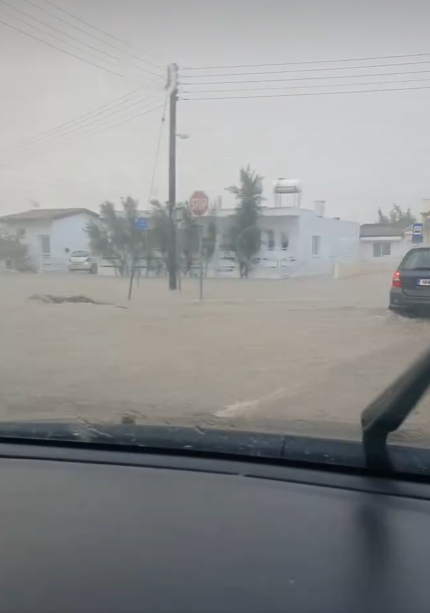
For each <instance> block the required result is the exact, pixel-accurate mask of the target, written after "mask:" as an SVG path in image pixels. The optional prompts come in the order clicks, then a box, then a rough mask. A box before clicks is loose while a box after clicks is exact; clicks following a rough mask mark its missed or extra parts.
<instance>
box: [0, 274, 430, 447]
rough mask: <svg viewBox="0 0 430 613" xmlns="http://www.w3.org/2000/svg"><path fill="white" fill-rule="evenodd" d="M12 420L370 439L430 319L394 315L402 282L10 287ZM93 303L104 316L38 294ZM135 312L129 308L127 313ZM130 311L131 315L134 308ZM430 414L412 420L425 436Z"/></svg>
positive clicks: (5, 338) (7, 372)
mask: <svg viewBox="0 0 430 613" xmlns="http://www.w3.org/2000/svg"><path fill="white" fill-rule="evenodd" d="M0 284H1V295H0V322H1V323H0V327H1V340H2V351H1V352H0V408H1V416H2V418H3V419H8V420H9V419H35V420H37V419H51V418H52V419H68V420H69V419H70V420H81V421H84V422H86V421H88V422H92V423H94V422H97V423H102V422H112V421H119V420H120V419H121V417H122V416H123V415H124V414H131V415H133V416H135V418H136V419H137V420H138V421H140V422H142V423H168V424H192V425H194V424H199V425H203V426H205V425H207V426H208V425H209V426H214V425H217V426H221V427H239V428H258V429H261V428H264V429H266V430H271V429H275V430H277V429H279V428H286V429H291V428H294V429H297V428H298V429H300V430H313V431H314V430H315V429H316V430H317V431H319V432H321V433H324V434H333V435H336V434H337V433H338V432H341V433H344V434H345V435H346V433H347V432H349V433H351V435H352V436H355V435H358V434H357V433H358V431H359V415H360V411H361V409H362V408H363V407H364V406H366V404H368V403H369V402H370V401H371V400H372V399H373V398H374V397H375V395H376V394H378V393H379V392H381V391H382V390H383V389H384V387H385V386H386V385H387V384H388V383H390V382H391V381H392V379H393V378H394V377H395V376H396V375H398V374H399V373H400V372H401V371H402V370H403V369H404V368H405V367H406V366H407V365H408V364H409V363H410V362H411V361H412V360H413V359H414V358H415V357H416V356H417V355H419V353H420V352H421V351H422V350H423V349H424V348H425V347H426V346H427V344H428V341H429V339H430V320H422V319H406V318H403V317H399V316H397V315H394V314H392V313H389V312H388V310H387V302H388V291H389V285H390V275H389V274H388V273H383V274H381V273H379V274H374V275H363V276H361V277H355V278H351V279H344V280H338V281H336V280H333V279H330V278H305V279H285V280H282V281H269V280H267V281H265V280H262V281H257V280H247V281H240V280H209V281H207V282H206V283H205V300H204V301H203V302H202V303H200V302H199V301H198V286H197V282H196V281H194V280H187V281H186V282H183V284H182V292H181V293H179V292H178V293H171V292H168V291H167V289H166V280H165V279H144V280H141V281H140V284H139V287H136V288H135V293H134V296H133V299H132V301H131V302H130V303H128V302H127V300H126V295H127V280H122V279H117V278H106V277H94V276H85V275H76V276H75V275H2V276H1V277H0ZM35 294H36V295H42V294H51V295H58V296H72V295H77V294H82V295H85V296H87V297H89V298H91V299H92V300H95V301H98V302H101V303H103V304H80V303H78V304H74V303H64V304H50V303H45V302H43V301H42V300H38V299H36V300H29V297H30V296H34V295H35ZM118 307H121V308H118ZM123 307H125V308H123ZM427 424H429V428H430V411H428V409H427V404H426V403H425V402H423V403H422V406H420V409H419V411H417V412H416V413H415V414H414V416H413V418H412V419H411V420H410V428H411V429H416V430H418V431H420V432H421V431H424V430H426V428H427Z"/></svg>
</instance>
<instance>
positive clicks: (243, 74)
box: [187, 59, 430, 85]
mask: <svg viewBox="0 0 430 613" xmlns="http://www.w3.org/2000/svg"><path fill="white" fill-rule="evenodd" d="M429 63H430V59H428V60H420V61H418V62H398V63H396V64H369V65H367V66H329V67H326V68H298V69H297V70H272V71H269V72H267V71H265V72H231V73H221V74H216V75H214V74H212V75H198V76H192V75H188V76H187V78H188V79H189V78H193V79H204V78H214V77H215V78H218V77H219V78H221V77H254V76H258V75H262V76H266V77H267V76H268V75H271V74H290V73H294V72H323V71H324V72H325V71H330V70H367V69H368V68H391V67H393V68H396V67H397V66H418V65H419V64H429ZM197 83H199V84H200V85H207V83H201V82H200V81H197ZM187 85H189V83H187Z"/></svg>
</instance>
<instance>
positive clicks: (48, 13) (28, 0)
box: [22, 0, 163, 82]
mask: <svg viewBox="0 0 430 613" xmlns="http://www.w3.org/2000/svg"><path fill="white" fill-rule="evenodd" d="M22 1H23V2H26V3H27V4H29V5H30V6H34V7H35V8H37V9H38V10H39V11H42V12H43V13H46V14H47V15H49V16H50V17H53V18H54V19H57V20H58V21H60V22H62V23H65V24H66V25H68V26H69V27H71V28H74V29H75V30H78V32H82V33H83V34H85V35H86V36H89V37H90V38H94V39H95V40H98V41H99V42H101V43H102V44H103V45H106V46H108V47H112V48H113V49H116V50H118V51H120V52H121V53H124V54H127V55H130V54H128V53H127V51H124V50H122V49H120V48H119V47H115V46H114V45H112V44H111V43H107V42H106V41H105V40H103V39H102V38H100V36H96V35H95V34H90V33H89V32H87V31H86V30H84V29H83V28H81V27H79V26H77V25H75V24H73V23H70V21H67V19H63V18H62V17H59V16H58V15H55V14H54V13H53V12H52V11H48V10H47V9H45V8H43V7H41V6H39V5H38V4H36V3H35V2H32V0H22ZM111 57H114V58H115V59H118V60H120V59H121V58H118V57H117V56H114V55H112V56H111ZM131 57H133V56H131ZM141 61H142V62H144V61H145V60H141ZM130 64H131V65H132V66H135V67H136V68H138V69H139V70H143V71H144V72H146V73H148V74H151V75H153V76H156V77H158V78H159V79H161V78H163V77H162V75H160V74H158V73H156V72H153V71H152V70H148V69H146V68H143V67H142V66H140V65H139V64H135V63H133V62H130ZM151 80H152V79H151ZM154 82H155V81H154Z"/></svg>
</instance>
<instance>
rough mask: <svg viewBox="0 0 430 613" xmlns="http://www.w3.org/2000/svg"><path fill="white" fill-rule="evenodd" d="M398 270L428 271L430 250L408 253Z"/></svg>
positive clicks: (429, 267)
mask: <svg viewBox="0 0 430 613" xmlns="http://www.w3.org/2000/svg"><path fill="white" fill-rule="evenodd" d="M400 268H401V269H402V270H414V269H420V268H421V269H423V268H424V269H427V268H428V269H430V249H417V250H415V251H411V252H410V253H408V254H407V255H406V257H405V259H404V260H403V262H402V264H401V266H400Z"/></svg>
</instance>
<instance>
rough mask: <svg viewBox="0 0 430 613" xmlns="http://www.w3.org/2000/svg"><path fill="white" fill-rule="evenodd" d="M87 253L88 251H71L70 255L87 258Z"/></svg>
mask: <svg viewBox="0 0 430 613" xmlns="http://www.w3.org/2000/svg"><path fill="white" fill-rule="evenodd" d="M89 255H90V254H89V253H88V251H74V252H73V253H72V257H75V258H87V257H89Z"/></svg>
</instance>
